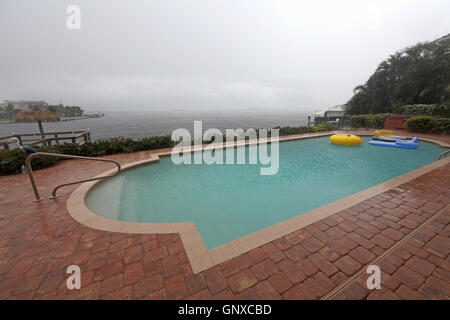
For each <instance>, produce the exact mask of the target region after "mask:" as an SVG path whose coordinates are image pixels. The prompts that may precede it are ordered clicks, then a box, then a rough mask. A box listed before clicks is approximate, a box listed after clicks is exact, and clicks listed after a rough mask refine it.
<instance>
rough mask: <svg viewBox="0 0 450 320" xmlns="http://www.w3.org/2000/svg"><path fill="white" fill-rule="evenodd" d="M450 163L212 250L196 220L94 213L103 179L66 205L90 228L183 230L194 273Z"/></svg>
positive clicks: (81, 190)
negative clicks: (92, 199) (90, 197)
mask: <svg viewBox="0 0 450 320" xmlns="http://www.w3.org/2000/svg"><path fill="white" fill-rule="evenodd" d="M334 133H337V131H336V132H324V133H313V134H302V135H294V136H286V137H280V141H289V140H299V139H307V138H314V137H321V136H328V135H331V134H334ZM354 133H355V134H359V135H372V133H370V132H354ZM421 140H424V141H427V142H432V143H436V144H438V145H440V146H442V147H444V148H448V147H449V145H448V144H446V143H443V142H440V141H438V140H432V139H421ZM259 142H261V141H259V140H252V141H246V142H245V143H242V142H240V143H239V142H238V143H231V144H229V143H226V144H224V145H223V146H222V147H223V148H226V147H231V146H238V145H250V144H255V143H259ZM204 147H205V146H200V147H197V148H195V147H193V148H191V152H194V151H199V150H202V149H203V148H204ZM170 154H171V152H170V151H166V152H160V153H154V154H151V155H150V158H149V159H146V160H141V161H136V162H132V163H129V164H126V165H124V166H123V170H127V169H130V168H135V167H137V166H141V165H144V164H148V163H154V162H157V161H159V157H161V156H168V155H170ZM448 162H450V159H449V158H445V159H442V160H439V161H435V162H432V163H430V164H428V165H425V166H423V167H420V168H418V169H415V170H413V171H410V172H407V173H405V174H403V175H400V176H398V177H395V178H392V179H390V180H387V181H384V182H382V183H380V184H378V185H375V186H373V187H370V188H368V189H365V190H362V191H359V192H357V193H354V194H352V195H349V196H347V197H345V198H342V199H339V200H337V201H334V202H332V203H329V204H327V205H324V206H322V207H319V208H317V209H314V210H311V211H309V212H306V213H303V214H300V215H298V216H295V217H293V218H290V219H287V220H284V221H282V222H279V223H277V224H275V225H272V226H270V227H267V228H264V229H262V230H259V231H256V232H254V233H251V234H249V235H246V236H244V237H242V238H239V239H236V240H233V241H230V242H227V243H225V244H223V245H220V246H218V247H216V248H213V249H211V250H208V249H207V247H206V245H205V243H204V241H203V239H202V238H201V236H200V233H199V232H198V230H197V228H196V227H195V224H194V222H179V223H137V222H124V221H118V220H112V219H107V218H104V217H101V216H99V215H97V214H95V213H94V212H92V211H91V210H90V209H89V208H88V207H87V206H86V204H85V201H84V199H85V197H86V195H87V194H88V192H89V190H90V189H92V188H93V187H94V186H96V185H97V184H98V183H101V181H91V182H87V183H84V184H82V185H80V186H79V187H77V188H76V189H75V190H74V191H73V192H72V193H71V195H70V196H69V198H68V200H67V202H66V207H67V210H68V212H69V214H70V215H71V216H72V218H74V219H75V220H76V221H77V222H79V223H80V224H82V225H85V226H87V227H90V228H93V229H97V230H101V231H109V232H120V233H133V234H169V233H179V234H180V237H181V240H182V243H183V246H184V248H185V251H186V255H187V257H188V260H189V262H190V264H191V267H192V271H193V273H194V274H196V273H198V272H201V271H203V270H206V269H209V268H211V267H213V266H215V265H218V264H220V263H222V262H225V261H227V260H229V259H232V258H234V257H237V256H239V255H241V254H243V253H245V252H248V251H250V250H252V249H254V248H257V247H259V246H262V245H264V244H266V243H268V242H271V241H273V240H275V239H277V238H280V237H282V236H285V235H287V234H289V233H291V232H294V231H296V230H299V229H301V228H304V227H306V226H308V225H310V224H312V223H314V222H317V221H319V220H321V219H324V218H326V217H329V216H331V215H333V214H335V213H337V212H339V211H342V210H345V209H347V208H349V207H351V206H354V205H356V204H358V203H360V202H362V201H364V200H367V199H369V198H371V197H373V196H376V195H378V194H380V193H382V192H385V191H387V190H389V189H392V188H394V187H397V186H399V185H401V184H403V183H406V182H408V181H411V180H412V179H414V178H417V177H419V176H421V175H423V174H425V173H428V172H430V171H432V170H435V169H437V168H439V167H441V166H443V165H445V164H447V163H448ZM113 171H114V169H112V170H108V171H106V172H103V173H101V174H100V175H106V174H108V173H111V172H113ZM100 175H98V176H100Z"/></svg>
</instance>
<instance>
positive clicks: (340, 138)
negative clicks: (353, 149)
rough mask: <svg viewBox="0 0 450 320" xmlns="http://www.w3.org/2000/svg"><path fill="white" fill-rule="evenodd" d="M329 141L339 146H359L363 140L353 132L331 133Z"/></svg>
mask: <svg viewBox="0 0 450 320" xmlns="http://www.w3.org/2000/svg"><path fill="white" fill-rule="evenodd" d="M330 142H331V143H333V144H339V145H341V146H359V145H360V144H361V143H362V142H363V141H362V139H361V137H359V136H355V135H353V134H333V135H332V136H331V137H330Z"/></svg>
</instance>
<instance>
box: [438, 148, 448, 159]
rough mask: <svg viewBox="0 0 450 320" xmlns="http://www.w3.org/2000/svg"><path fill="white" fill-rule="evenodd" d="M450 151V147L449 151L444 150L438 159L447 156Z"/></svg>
mask: <svg viewBox="0 0 450 320" xmlns="http://www.w3.org/2000/svg"><path fill="white" fill-rule="evenodd" d="M449 152H450V149H448V150H447V151H444V152H442V153H441V154H440V155H439V156H438V160H441V159H444V158H447V154H448V153H449Z"/></svg>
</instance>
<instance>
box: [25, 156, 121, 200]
mask: <svg viewBox="0 0 450 320" xmlns="http://www.w3.org/2000/svg"><path fill="white" fill-rule="evenodd" d="M39 156H46V157H54V158H66V159H85V160H95V161H104V162H112V163H114V164H115V165H116V166H117V171H116V172H114V173H113V174H110V175H107V176H101V177H96V178H91V179H84V180H78V181H73V182H68V183H63V184H60V185H58V186H56V187H55V188H54V189H53V190H52V196H51V198H50V199H55V198H57V195H56V191H57V190H58V189H59V188H61V187H65V186H70V185H73V184H78V183H83V182H89V181H94V180H101V179H106V178H110V177H114V176H116V175H118V174H119V173H120V171H121V167H120V163H119V162H117V161H116V160H111V159H101V158H92V157H82V156H74V155H69V154H58V153H47V152H36V153H32V154H30V155H29V156H28V157H27V158H26V159H25V165H26V167H27V171H28V175H29V177H30V181H31V186H32V187H33V191H34V195H35V197H36V200H34V201H41V200H42V199H43V198H41V196H40V194H39V190H38V187H37V184H36V179H35V178H34V173H33V169H32V168H31V160H33V158H36V157H39Z"/></svg>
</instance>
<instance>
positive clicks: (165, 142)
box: [0, 124, 334, 175]
mask: <svg viewBox="0 0 450 320" xmlns="http://www.w3.org/2000/svg"><path fill="white" fill-rule="evenodd" d="M333 128H334V127H332V126H330V125H325V124H323V125H318V126H314V127H277V128H276V129H279V130H280V133H279V134H280V136H285V135H291V134H300V133H308V132H319V131H327V130H331V129H333ZM257 133H258V135H259V130H257ZM204 142H205V143H209V141H204ZM176 143H177V142H174V141H172V140H171V137H170V136H155V137H149V138H142V139H138V140H133V139H129V138H111V139H103V140H96V141H94V142H89V143H85V144H83V145H78V144H74V143H65V144H60V145H53V146H41V147H36V149H37V150H38V151H41V152H49V153H61V154H71V155H76V156H85V157H98V156H104V155H110V154H118V153H130V152H138V151H145V150H155V149H164V148H171V147H173V146H174V145H175V144H176ZM26 157H27V154H26V153H25V152H23V151H21V150H19V149H14V150H0V175H8V174H14V173H20V171H21V167H22V165H23V164H24V163H25V158H26ZM57 162H58V159H55V158H49V157H48V158H35V159H33V163H32V165H33V169H36V170H37V169H42V168H46V167H50V166H52V165H54V164H55V163H57Z"/></svg>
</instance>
